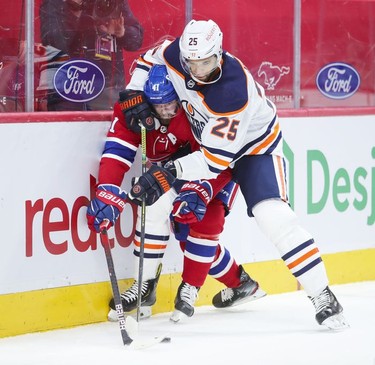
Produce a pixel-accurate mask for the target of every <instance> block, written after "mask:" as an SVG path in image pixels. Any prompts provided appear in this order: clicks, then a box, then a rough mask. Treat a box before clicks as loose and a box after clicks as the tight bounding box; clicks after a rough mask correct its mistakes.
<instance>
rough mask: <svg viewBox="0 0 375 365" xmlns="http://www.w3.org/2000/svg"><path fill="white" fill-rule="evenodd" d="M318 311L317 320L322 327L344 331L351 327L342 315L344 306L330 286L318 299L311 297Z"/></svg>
mask: <svg viewBox="0 0 375 365" xmlns="http://www.w3.org/2000/svg"><path fill="white" fill-rule="evenodd" d="M309 298H310V300H311V301H312V303H313V304H314V307H315V310H316V316H315V319H316V321H317V322H318V323H319V324H320V325H324V326H326V327H328V328H329V329H334V330H338V329H344V328H347V327H349V324H348V323H347V322H346V320H345V318H344V316H343V315H342V311H343V309H342V306H341V305H340V303H339V302H338V300H337V299H336V297H335V295H334V294H333V293H332V292H331V290H330V289H329V288H328V286H327V287H326V288H325V289H324V290H323V291H322V292H321V293H320V294H319V295H317V296H316V297H309Z"/></svg>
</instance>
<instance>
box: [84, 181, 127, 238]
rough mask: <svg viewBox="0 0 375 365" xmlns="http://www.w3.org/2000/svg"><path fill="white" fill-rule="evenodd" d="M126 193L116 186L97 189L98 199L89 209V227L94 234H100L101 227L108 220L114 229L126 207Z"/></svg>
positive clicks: (109, 185)
mask: <svg viewBox="0 0 375 365" xmlns="http://www.w3.org/2000/svg"><path fill="white" fill-rule="evenodd" d="M125 199H126V193H125V191H123V190H121V189H120V188H119V187H118V186H116V185H111V184H103V185H99V186H98V188H97V189H96V197H95V198H94V199H93V200H92V201H91V202H90V204H89V206H88V207H87V214H86V217H87V225H88V226H89V228H90V229H91V230H92V231H94V232H98V233H99V232H100V228H101V227H100V225H101V224H102V223H103V221H104V220H108V221H109V224H108V226H107V228H110V227H112V226H113V225H114V224H115V222H116V220H117V218H118V217H119V215H120V213H121V212H122V211H123V209H124V206H125Z"/></svg>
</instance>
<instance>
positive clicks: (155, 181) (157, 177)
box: [128, 165, 175, 205]
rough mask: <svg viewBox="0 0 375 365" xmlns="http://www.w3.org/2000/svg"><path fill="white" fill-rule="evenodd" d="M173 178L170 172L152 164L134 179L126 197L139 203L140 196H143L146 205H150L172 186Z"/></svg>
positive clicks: (140, 200)
mask: <svg viewBox="0 0 375 365" xmlns="http://www.w3.org/2000/svg"><path fill="white" fill-rule="evenodd" d="M174 180H175V177H174V176H173V175H172V174H171V173H170V172H168V171H167V170H165V169H163V168H162V167H159V166H155V165H153V166H151V167H150V169H149V170H148V171H147V172H146V173H145V174H143V175H142V176H140V177H139V179H138V180H136V181H134V185H133V186H132V188H131V189H130V192H129V194H128V199H130V200H131V201H133V202H134V203H136V204H137V205H140V204H141V202H142V197H143V196H145V199H146V205H152V204H154V203H155V202H156V201H157V200H158V199H159V198H160V197H161V196H162V195H163V194H164V193H166V192H167V191H168V190H169V189H170V188H171V187H172V184H173V182H174Z"/></svg>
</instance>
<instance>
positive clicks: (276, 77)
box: [258, 61, 290, 90]
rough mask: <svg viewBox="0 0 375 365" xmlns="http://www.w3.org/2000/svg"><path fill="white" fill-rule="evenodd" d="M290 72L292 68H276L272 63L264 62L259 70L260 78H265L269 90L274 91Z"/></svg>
mask: <svg viewBox="0 0 375 365" xmlns="http://www.w3.org/2000/svg"><path fill="white" fill-rule="evenodd" d="M289 72H290V67H287V66H281V67H279V66H274V65H273V64H272V63H271V62H267V61H265V62H262V64H261V65H260V67H259V69H258V76H259V77H261V76H264V83H265V84H266V86H267V90H274V89H275V86H276V85H277V84H278V83H279V81H280V79H281V78H282V77H283V76H284V75H287V74H288V73H289Z"/></svg>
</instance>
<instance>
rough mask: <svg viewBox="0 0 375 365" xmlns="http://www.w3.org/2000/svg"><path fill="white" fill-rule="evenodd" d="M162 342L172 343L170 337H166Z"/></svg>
mask: <svg viewBox="0 0 375 365" xmlns="http://www.w3.org/2000/svg"><path fill="white" fill-rule="evenodd" d="M161 342H163V343H169V342H171V338H170V337H164V338H163V339H162V341H161Z"/></svg>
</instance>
